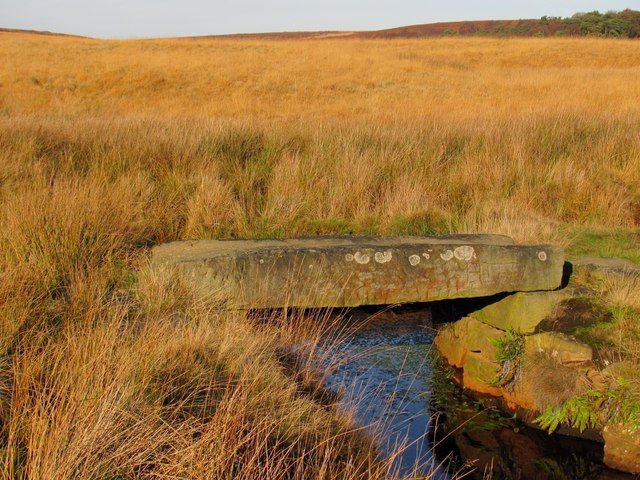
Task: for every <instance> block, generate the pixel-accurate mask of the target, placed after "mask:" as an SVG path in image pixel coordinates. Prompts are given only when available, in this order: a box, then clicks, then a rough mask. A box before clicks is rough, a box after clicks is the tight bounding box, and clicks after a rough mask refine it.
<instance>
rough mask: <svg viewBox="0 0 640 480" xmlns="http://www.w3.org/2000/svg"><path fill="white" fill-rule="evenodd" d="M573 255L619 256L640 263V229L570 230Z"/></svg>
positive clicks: (568, 250)
mask: <svg viewBox="0 0 640 480" xmlns="http://www.w3.org/2000/svg"><path fill="white" fill-rule="evenodd" d="M568 235H569V236H570V237H572V238H573V241H572V242H571V244H570V246H569V248H568V249H567V253H568V254H569V256H571V257H617V258H626V259H627V260H631V261H632V262H636V263H640V229H637V228H636V229H589V228H581V229H577V230H573V231H570V232H568Z"/></svg>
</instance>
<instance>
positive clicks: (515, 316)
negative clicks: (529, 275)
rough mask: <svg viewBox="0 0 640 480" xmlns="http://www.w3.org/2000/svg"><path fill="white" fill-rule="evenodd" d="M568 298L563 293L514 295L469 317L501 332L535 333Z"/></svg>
mask: <svg viewBox="0 0 640 480" xmlns="http://www.w3.org/2000/svg"><path fill="white" fill-rule="evenodd" d="M566 296H567V294H566V293H565V292H563V291H556V292H526V293H522V292H521V293H514V294H513V295H509V296H508V297H505V298H503V299H502V300H500V301H498V302H496V303H492V304H491V305H488V306H486V307H484V308H482V309H480V310H477V311H475V312H472V313H470V314H469V316H470V317H473V318H475V319H476V320H479V321H481V322H483V323H486V324H488V325H491V326H493V327H496V328H499V329H501V330H514V331H516V332H519V333H525V334H527V333H533V332H534V331H535V329H536V327H537V326H538V325H539V324H540V323H541V322H542V321H543V320H544V319H545V318H547V317H549V316H550V315H551V314H552V313H553V311H554V309H555V308H556V307H557V306H558V304H559V303H560V302H561V301H562V300H563V299H564V298H566Z"/></svg>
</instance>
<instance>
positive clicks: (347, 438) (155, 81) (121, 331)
mask: <svg viewBox="0 0 640 480" xmlns="http://www.w3.org/2000/svg"><path fill="white" fill-rule="evenodd" d="M0 36H1V37H2V40H3V41H2V42H0V63H2V65H3V67H4V68H2V69H0V227H1V228H0V274H1V275H2V282H0V347H1V354H2V360H1V363H0V365H1V367H2V368H1V369H0V425H1V427H0V441H1V444H2V445H1V448H0V462H1V463H2V469H1V470H2V475H3V477H4V478H7V479H9V478H12V479H13V478H16V479H20V478H25V479H26V478H30V479H38V478H42V479H49V478H59V479H64V478H99V479H104V478H154V479H158V478H269V479H277V478H332V477H335V478H345V479H356V478H362V479H365V478H382V477H383V476H384V475H385V474H386V473H388V471H389V468H390V465H389V464H388V463H387V462H384V461H381V460H380V459H377V458H375V454H374V449H373V447H372V445H371V442H370V441H369V440H367V439H364V438H362V436H360V435H357V434H356V433H355V432H354V426H353V425H351V424H350V422H349V421H348V419H346V418H345V417H343V416H342V415H341V414H340V413H338V412H336V411H335V410H334V409H332V408H330V406H328V405H324V404H322V403H321V402H319V401H317V398H315V397H314V396H313V395H308V394H307V393H305V391H306V392H308V391H311V390H313V389H312V388H311V387H309V385H313V382H314V374H313V372H312V371H311V369H310V366H309V365H310V364H311V363H312V362H310V361H309V362H303V363H302V364H301V365H299V366H296V367H295V369H294V370H293V371H291V368H289V367H287V368H285V366H284V365H283V364H282V358H281V352H282V351H283V350H285V351H286V349H287V348H288V347H289V346H290V345H291V343H292V342H294V340H295V339H297V338H299V336H301V335H306V336H307V337H309V336H311V337H314V336H316V337H317V335H318V332H319V330H315V329H314V328H316V329H317V326H318V325H319V324H321V322H317V319H316V323H315V327H314V320H312V321H311V322H310V323H305V322H302V321H298V320H296V319H292V318H289V317H283V318H279V317H278V318H275V319H273V321H272V322H269V324H268V325H257V324H256V323H255V322H252V321H250V320H249V319H247V318H245V317H244V316H240V315H237V314H232V313H229V312H226V311H225V310H224V309H223V308H222V306H221V305H222V302H221V299H216V298H215V296H212V297H211V298H203V297H200V296H198V295H196V294H195V293H194V292H191V291H190V290H189V289H187V288H186V287H185V286H184V285H180V284H179V283H176V282H175V281H174V282H171V281H166V279H157V278H153V277H150V276H149V274H148V272H147V271H146V269H145V262H146V257H147V253H148V248H149V247H150V246H152V245H154V244H157V243H161V242H165V241H171V240H177V239H189V238H244V237H273V236H276V237H284V236H298V235H307V234H318V233H321V234H332V233H356V234H371V233H383V234H401V235H410V234H426V233H447V232H455V231H468V232H473V231H482V232H492V233H506V234H509V235H512V236H514V237H515V238H516V239H517V240H519V241H535V242H543V241H550V242H554V243H560V244H565V245H570V244H571V243H572V242H573V235H574V232H576V231H578V230H580V231H582V229H585V228H590V227H596V226H597V227H600V228H601V230H603V231H605V232H606V231H609V230H608V229H613V228H615V229H616V230H615V231H616V234H617V235H619V236H620V238H621V242H620V243H624V240H625V238H626V235H633V234H634V233H633V232H635V231H637V227H638V202H639V201H640V197H639V196H638V192H640V138H639V137H638V135H637V131H638V126H640V112H638V109H637V105H638V104H640V91H639V90H638V88H637V86H638V82H637V77H638V69H639V68H640V65H639V64H638V58H640V55H637V54H634V52H635V51H636V50H638V49H639V48H640V46H639V45H640V44H638V43H637V42H635V43H634V42H623V41H620V42H616V41H609V40H593V39H581V40H575V39H568V40H565V39H563V40H553V39H549V40H531V39H529V40H521V39H518V40H516V39H511V40H496V39H471V40H464V39H441V40H430V41H388V42H362V41H345V42H336V41H326V42H272V43H260V42H229V41H218V40H181V41H140V42H115V41H114V42H111V41H109V42H101V41H94V40H82V39H60V38H56V37H47V38H44V37H35V36H29V35H13V34H4V33H3V34H0ZM585 51H586V52H588V54H585ZM636 53H637V52H636ZM276 66H277V67H276ZM95 72H100V74H99V75H98V74H96V73H95ZM567 92H572V95H568V94H567ZM582 247H584V246H582ZM582 247H581V248H582ZM636 255H637V253H636ZM629 298H632V295H630V296H629ZM635 307H637V305H636V304H634V308H635ZM314 338H315V337H314ZM296 378H298V379H300V378H302V379H304V383H305V388H304V389H302V390H303V391H301V390H300V388H299V385H298V384H297V383H296V381H295V379H296Z"/></svg>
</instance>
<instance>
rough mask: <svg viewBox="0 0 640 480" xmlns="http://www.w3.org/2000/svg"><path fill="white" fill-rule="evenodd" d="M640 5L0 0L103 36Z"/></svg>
mask: <svg viewBox="0 0 640 480" xmlns="http://www.w3.org/2000/svg"><path fill="white" fill-rule="evenodd" d="M625 8H634V9H640V0H608V1H598V0H501V1H497V0H485V1H481V0H208V1H207V0H0V27H6V28H24V29H33V30H49V31H53V32H59V33H73V34H78V35H87V36H91V37H100V38H139V37H164V36H182V35H212V34H224V33H251V32H279V31H309V30H372V29H382V28H390V27H399V26H403V25H413V24H419V23H432V22H442V21H455V20H482V19H512V18H539V17H541V16H543V15H553V16H569V15H572V14H573V13H575V12H586V11H592V10H600V11H608V10H623V9H625Z"/></svg>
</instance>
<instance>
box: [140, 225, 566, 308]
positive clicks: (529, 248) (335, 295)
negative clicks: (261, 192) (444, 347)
mask: <svg viewBox="0 0 640 480" xmlns="http://www.w3.org/2000/svg"><path fill="white" fill-rule="evenodd" d="M152 264H153V266H154V267H155V268H156V269H163V268H165V269H166V268H171V269H175V270H176V271H177V272H179V273H180V274H181V275H182V276H183V277H184V278H185V279H186V280H187V281H188V282H190V283H191V284H193V285H195V286H197V287H199V288H206V289H207V290H209V291H217V292H220V294H221V295H222V296H223V297H225V298H228V299H230V300H231V301H232V302H233V304H234V306H236V307H238V308H279V307H355V306H362V305H389V304H394V305H395V304H403V303H419V302H432V301H436V300H444V299H454V298H470V297H485V296H490V295H494V294H497V293H503V292H528V291H539V290H553V289H556V288H558V287H559V286H560V283H561V280H562V273H563V265H564V254H563V252H562V250H561V249H559V248H557V247H553V246H550V245H515V244H514V243H513V240H511V239H510V238H508V237H503V236H497V235H454V236H445V237H409V238H350V237H347V238H316V239H297V240H256V241H245V240H241V241H215V240H204V241H185V242H175V243H170V244H166V245H162V246H159V247H156V248H155V249H154V251H153V258H152Z"/></svg>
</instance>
